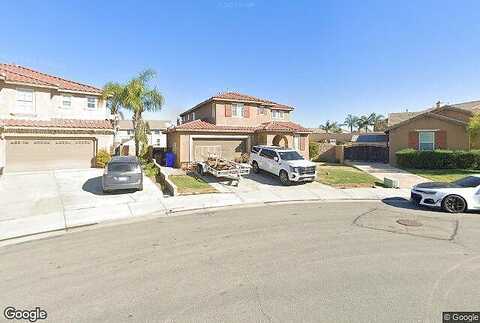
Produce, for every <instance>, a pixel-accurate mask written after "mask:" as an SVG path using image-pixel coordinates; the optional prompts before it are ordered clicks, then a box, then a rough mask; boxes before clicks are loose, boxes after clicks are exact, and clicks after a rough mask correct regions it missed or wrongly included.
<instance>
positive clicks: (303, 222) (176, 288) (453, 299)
mask: <svg viewBox="0 0 480 323" xmlns="http://www.w3.org/2000/svg"><path fill="white" fill-rule="evenodd" d="M398 219H408V220H415V221H416V222H418V223H421V224H422V226H420V227H405V226H402V225H400V224H398V223H396V220H398ZM479 233H480V215H479V214H475V213H469V214H464V215H456V216H452V215H448V214H445V213H442V212H433V211H428V210H415V209H412V207H411V206H410V204H409V203H407V202H402V201H387V203H384V202H380V201H379V202H377V201H371V202H358V201H356V202H321V203H298V204H286V203H285V204H282V203H279V204H270V205H265V206H262V207H255V208H237V209H229V210H219V211H215V212H213V211H207V212H204V213H200V214H186V215H181V216H172V217H159V218H155V219H150V220H146V221H142V222H135V223H128V224H120V225H115V226H103V227H97V228H92V229H88V230H84V231H78V232H70V233H67V234H64V235H60V236H55V237H51V238H45V239H42V240H36V241H30V242H25V243H21V244H17V245H10V246H4V247H2V248H0V264H1V265H0V281H1V282H2V284H1V290H2V292H1V294H0V306H1V307H2V313H3V309H4V308H6V307H7V306H14V307H15V308H17V309H35V307H37V306H39V307H41V308H42V309H43V310H45V311H46V312H47V313H48V318H47V320H46V322H99V321H105V322H394V321H397V322H441V314H442V311H478V310H480V307H479V300H480V280H479V279H478V277H479V275H480V234H479ZM2 315H3V314H2ZM2 318H3V317H2ZM38 322H42V321H38Z"/></svg>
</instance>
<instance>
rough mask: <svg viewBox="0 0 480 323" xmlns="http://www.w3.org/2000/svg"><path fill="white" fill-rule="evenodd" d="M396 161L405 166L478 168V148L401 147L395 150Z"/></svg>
mask: <svg viewBox="0 0 480 323" xmlns="http://www.w3.org/2000/svg"><path fill="white" fill-rule="evenodd" d="M396 156H397V163H398V165H399V166H401V167H405V168H420V169H452V168H460V169H480V150H471V151H465V150H434V151H418V150H414V149H403V150H400V151H398V152H396Z"/></svg>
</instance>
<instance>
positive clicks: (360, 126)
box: [357, 116, 370, 132]
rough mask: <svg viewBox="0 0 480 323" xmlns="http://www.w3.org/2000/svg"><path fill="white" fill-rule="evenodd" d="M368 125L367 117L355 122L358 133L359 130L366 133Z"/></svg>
mask: <svg viewBox="0 0 480 323" xmlns="http://www.w3.org/2000/svg"><path fill="white" fill-rule="evenodd" d="M369 124H370V121H369V120H368V117H367V116H361V117H360V118H358V120H357V128H358V131H360V130H361V129H365V132H368V126H369Z"/></svg>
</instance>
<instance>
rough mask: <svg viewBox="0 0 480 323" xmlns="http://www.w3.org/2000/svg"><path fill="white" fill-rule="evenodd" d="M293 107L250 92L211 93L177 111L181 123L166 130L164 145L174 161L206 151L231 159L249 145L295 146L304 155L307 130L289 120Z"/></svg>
mask: <svg viewBox="0 0 480 323" xmlns="http://www.w3.org/2000/svg"><path fill="white" fill-rule="evenodd" d="M292 111H293V107H290V106H287V105H283V104H279V103H275V102H273V101H270V100H265V99H260V98H256V97H253V96H250V95H245V94H240V93H235V92H227V93H220V94H218V95H215V96H213V97H211V98H209V99H207V100H205V101H203V102H201V103H199V104H197V105H196V106H194V107H193V108H191V109H189V110H187V111H185V112H183V113H182V114H180V118H181V123H180V124H179V125H177V126H176V127H172V128H169V129H168V130H167V146H168V147H169V148H170V149H171V150H172V151H173V152H174V153H175V155H176V165H177V166H181V165H182V164H184V163H190V162H194V161H200V160H205V159H206V158H208V156H210V155H217V156H221V157H222V158H226V159H230V160H234V159H236V158H239V157H241V156H242V155H243V154H244V153H247V152H250V149H251V146H253V145H275V146H283V147H288V148H294V149H297V150H298V151H299V152H300V153H301V154H302V155H303V156H305V158H307V159H308V157H309V156H308V136H309V134H310V132H311V131H310V130H309V129H306V128H304V127H302V126H301V125H299V124H296V123H294V122H292V121H290V120H291V113H292Z"/></svg>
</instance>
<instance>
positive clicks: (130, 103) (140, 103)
mask: <svg viewBox="0 0 480 323" xmlns="http://www.w3.org/2000/svg"><path fill="white" fill-rule="evenodd" d="M154 77H155V71H153V70H151V69H148V70H145V71H143V72H141V73H140V74H139V75H138V76H136V77H134V78H133V79H131V80H130V81H129V82H128V83H126V84H120V83H107V85H106V86H105V89H106V90H108V91H105V93H109V94H110V100H111V102H112V103H111V105H112V106H113V105H116V106H117V108H119V107H122V108H124V109H127V110H130V111H131V112H132V114H133V115H132V124H133V130H134V141H135V155H136V156H137V157H138V156H139V154H140V148H141V147H140V142H144V138H146V132H147V131H148V124H147V123H146V122H145V120H143V113H144V112H145V111H149V112H153V111H159V110H160V109H161V108H162V106H163V102H164V98H163V96H162V94H161V93H160V92H159V91H158V90H157V88H156V87H152V86H150V82H151V81H152V80H153V78H154Z"/></svg>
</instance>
